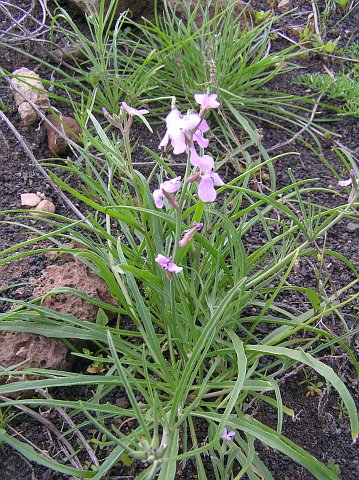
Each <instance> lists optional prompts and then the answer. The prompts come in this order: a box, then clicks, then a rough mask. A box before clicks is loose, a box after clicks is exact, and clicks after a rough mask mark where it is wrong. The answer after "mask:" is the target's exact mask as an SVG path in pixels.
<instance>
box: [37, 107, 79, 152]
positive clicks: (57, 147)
mask: <svg viewBox="0 0 359 480" xmlns="http://www.w3.org/2000/svg"><path fill="white" fill-rule="evenodd" d="M47 119H48V120H49V122H51V125H50V124H49V123H47V122H46V131H47V142H48V146H49V150H51V151H52V153H54V154H55V155H60V154H63V153H65V152H66V150H67V149H68V142H67V140H66V139H68V140H71V141H73V142H75V143H76V144H77V145H81V140H80V139H79V136H80V135H81V133H82V130H81V127H80V125H79V124H78V123H77V122H76V120H75V119H74V118H72V117H66V116H65V115H60V116H59V119H57V118H56V117H54V115H49V116H48V117H47ZM54 127H55V128H56V129H57V130H59V131H60V132H62V134H63V135H62V136H61V135H60V134H59V133H58V132H57V131H56V130H55V129H54ZM64 137H65V138H64Z"/></svg>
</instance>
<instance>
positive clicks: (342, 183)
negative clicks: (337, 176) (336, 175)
mask: <svg viewBox="0 0 359 480" xmlns="http://www.w3.org/2000/svg"><path fill="white" fill-rule="evenodd" d="M338 185H339V186H340V187H349V185H351V186H352V188H351V191H350V194H349V197H348V202H349V203H350V202H352V201H353V200H354V198H355V197H356V195H357V190H358V179H357V178H356V176H355V170H354V168H352V169H351V170H350V178H349V179H348V180H340V181H339V182H338Z"/></svg>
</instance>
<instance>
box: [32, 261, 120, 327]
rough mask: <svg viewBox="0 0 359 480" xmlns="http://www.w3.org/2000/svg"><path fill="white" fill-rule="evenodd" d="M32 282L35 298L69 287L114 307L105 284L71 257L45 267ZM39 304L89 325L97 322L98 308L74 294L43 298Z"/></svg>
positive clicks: (114, 303) (115, 303)
mask: <svg viewBox="0 0 359 480" xmlns="http://www.w3.org/2000/svg"><path fill="white" fill-rule="evenodd" d="M31 281H32V283H34V284H35V289H34V296H36V297H37V296H42V295H44V294H46V293H48V292H49V291H50V290H53V289H54V288H60V287H71V288H75V289H76V290H79V291H81V292H84V293H86V294H87V295H89V296H91V297H93V298H94V299H96V300H101V301H103V302H105V303H108V304H110V305H117V302H116V300H115V299H114V298H113V297H112V295H111V294H110V292H109V290H108V288H107V285H106V283H105V281H104V280H102V278H100V277H98V276H97V275H95V274H94V273H92V272H91V271H90V269H89V268H88V267H87V266H86V265H85V264H83V263H82V262H80V261H79V260H76V259H75V258H74V257H73V256H72V255H70V254H68V255H67V254H66V255H62V256H60V257H59V264H54V265H49V266H47V267H46V268H45V269H44V270H43V271H42V272H41V277H40V278H35V279H31ZM42 304H43V305H44V306H45V307H47V308H50V309H52V310H55V311H56V312H59V313H68V314H72V315H75V316H76V317H77V318H80V319H82V320H87V321H90V322H93V321H95V320H96V317H97V312H98V309H99V307H97V306H96V305H93V304H92V303H90V302H87V301H86V300H83V299H82V298H80V297H79V296H77V295H69V294H63V293H61V294H57V295H51V296H48V297H46V298H45V299H44V301H43V302H42Z"/></svg>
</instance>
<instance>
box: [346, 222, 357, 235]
mask: <svg viewBox="0 0 359 480" xmlns="http://www.w3.org/2000/svg"><path fill="white" fill-rule="evenodd" d="M346 231H347V232H349V233H356V232H358V231H359V223H357V222H349V223H348V225H347V228H346Z"/></svg>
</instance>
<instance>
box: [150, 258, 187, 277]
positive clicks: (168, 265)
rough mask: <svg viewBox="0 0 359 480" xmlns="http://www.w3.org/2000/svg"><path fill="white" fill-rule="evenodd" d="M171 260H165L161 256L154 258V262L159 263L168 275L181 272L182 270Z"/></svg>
mask: <svg viewBox="0 0 359 480" xmlns="http://www.w3.org/2000/svg"><path fill="white" fill-rule="evenodd" d="M171 260H172V257H168V258H167V257H165V256H164V255H161V254H158V255H157V257H156V258H155V262H157V263H159V264H160V265H161V267H162V269H163V270H167V271H168V272H170V273H179V272H182V270H183V268H182V267H179V266H178V265H176V264H175V263H173V262H171Z"/></svg>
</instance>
